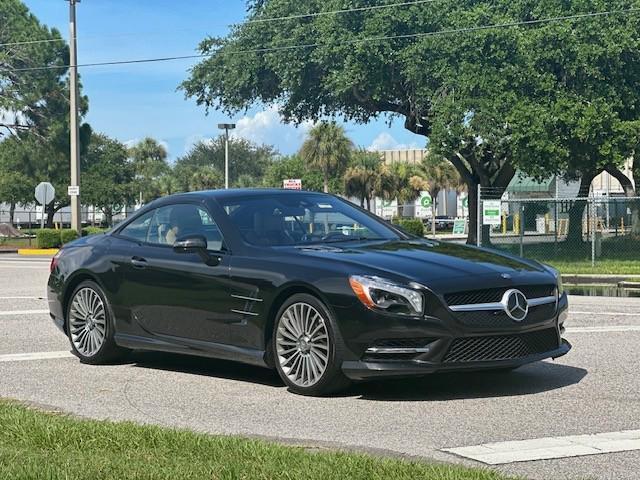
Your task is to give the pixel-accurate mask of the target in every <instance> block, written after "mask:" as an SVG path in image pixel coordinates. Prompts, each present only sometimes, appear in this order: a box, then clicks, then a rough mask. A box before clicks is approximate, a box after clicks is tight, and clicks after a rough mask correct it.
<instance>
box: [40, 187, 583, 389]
mask: <svg viewBox="0 0 640 480" xmlns="http://www.w3.org/2000/svg"><path fill="white" fill-rule="evenodd" d="M48 297H49V308H50V312H51V317H52V318H53V320H54V321H55V323H56V324H57V325H58V326H59V327H60V328H61V329H62V330H63V331H64V333H65V334H66V335H67V336H68V337H69V340H70V342H71V347H72V349H73V352H74V354H75V355H77V356H78V358H79V359H80V360H81V361H82V362H85V363H91V364H99V363H104V362H111V361H114V360H116V359H117V358H118V357H121V356H123V355H125V354H126V353H127V352H128V351H129V350H131V349H144V350H160V351H165V352H177V353H185V354H192V355H200V356H204V357H215V358H223V359H228V360H236V361H239V362H245V363H250V364H254V365H257V366H262V367H270V368H275V369H276V370H277V371H278V373H279V375H280V376H281V377H282V380H283V381H284V382H285V383H286V384H287V385H288V386H289V388H290V389H291V390H292V391H294V392H297V393H302V394H308V395H321V394H324V393H328V392H331V391H335V390H338V389H341V388H343V387H344V386H345V385H346V384H348V382H349V381H350V380H364V379H368V378H374V377H391V376H413V375H425V374H428V373H432V372H440V371H450V370H480V369H494V370H509V369H513V368H516V367H519V366H521V365H524V364H526V363H530V362H535V361H538V360H542V359H545V358H556V357H560V356H562V355H564V354H566V353H567V352H568V351H569V350H570V348H571V346H570V345H569V343H568V342H567V341H566V340H563V339H562V337H561V334H562V332H563V330H564V327H563V324H564V321H565V319H566V317H567V296H566V294H565V293H564V291H563V288H562V282H561V279H560V276H559V274H558V272H556V271H555V270H554V269H552V268H551V267H548V266H545V265H542V264H540V263H537V262H535V261H531V260H525V259H522V258H517V257H512V256H509V255H506V254H502V253H497V252H494V251H491V250H487V249H482V248H475V247H468V246H461V245H454V244H451V243H445V242H437V241H432V240H427V239H424V238H418V237H415V236H412V235H409V234H407V233H405V232H403V231H402V230H400V229H398V228H396V227H394V226H393V225H390V224H388V223H386V222H384V221H383V220H380V219H379V218H377V217H375V216H374V215H371V214H370V213H368V212H367V211H365V210H362V209H360V208H358V207H356V206H354V205H352V204H351V203H350V202H348V201H345V200H342V199H340V198H338V197H335V196H332V195H327V194H321V193H312V192H299V191H287V190H222V191H208V192H194V193H187V194H179V195H173V196H169V197H165V198H162V199H159V200H156V201H154V202H152V203H150V204H149V205H147V206H145V207H144V208H142V209H141V210H139V211H138V212H136V214H135V215H133V216H132V217H131V218H129V219H127V221H125V222H123V223H122V224H121V225H119V226H117V227H116V228H114V229H113V230H111V231H110V232H108V233H106V234H104V235H96V236H90V237H85V238H82V239H79V240H76V241H74V242H72V243H70V244H68V245H66V246H65V247H64V248H63V249H62V250H60V252H59V253H58V254H57V255H56V256H55V257H54V258H53V260H52V262H51V275H50V278H49V283H48Z"/></svg>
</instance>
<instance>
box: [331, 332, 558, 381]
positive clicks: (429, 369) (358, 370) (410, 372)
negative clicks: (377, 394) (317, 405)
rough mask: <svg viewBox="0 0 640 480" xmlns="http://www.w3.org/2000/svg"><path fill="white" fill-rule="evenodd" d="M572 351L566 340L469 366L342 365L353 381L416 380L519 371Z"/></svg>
mask: <svg viewBox="0 0 640 480" xmlns="http://www.w3.org/2000/svg"><path fill="white" fill-rule="evenodd" d="M569 350H571V344H570V343H569V342H568V341H567V340H564V339H562V341H561V344H560V346H559V347H558V348H557V349H555V350H551V351H548V352H543V353H537V354H534V355H528V356H526V357H520V358H515V359H508V360H492V361H484V362H467V363H452V364H446V363H436V362H421V361H419V360H418V361H416V360H413V361H407V362H403V361H365V360H359V361H346V362H343V364H342V371H343V373H344V374H345V375H346V376H347V377H348V378H350V379H351V380H356V381H357V380H366V379H370V378H391V377H415V376H422V375H428V374H431V373H437V372H455V371H478V370H492V369H501V368H505V369H507V368H516V367H520V366H522V365H526V364H528V363H533V362H538V361H540V360H544V359H547V358H553V359H555V358H558V357H562V356H563V355H566V354H567V353H569Z"/></svg>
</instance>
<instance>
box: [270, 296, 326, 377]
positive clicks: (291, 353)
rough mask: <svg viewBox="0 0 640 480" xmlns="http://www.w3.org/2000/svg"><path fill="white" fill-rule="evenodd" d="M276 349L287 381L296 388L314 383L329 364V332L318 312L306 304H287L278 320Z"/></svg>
mask: <svg viewBox="0 0 640 480" xmlns="http://www.w3.org/2000/svg"><path fill="white" fill-rule="evenodd" d="M276 352H277V355H278V362H279V364H280V368H281V369H282V371H283V372H284V374H285V375H286V376H287V378H288V379H289V380H290V381H291V382H293V383H294V384H295V385H297V386H300V387H311V386H313V385H315V384H316V383H317V382H318V381H319V380H320V379H321V378H322V376H323V375H324V373H325V371H326V370H327V365H328V363H329V333H328V330H327V324H326V321H325V319H324V318H323V316H322V315H321V314H320V312H318V310H316V309H315V308H314V307H313V306H311V305H309V304H308V303H303V302H299V303H294V304H292V305H290V306H289V307H288V308H287V309H286V310H285V311H284V312H283V313H282V316H281V317H280V320H279V322H278V330H277V333H276Z"/></svg>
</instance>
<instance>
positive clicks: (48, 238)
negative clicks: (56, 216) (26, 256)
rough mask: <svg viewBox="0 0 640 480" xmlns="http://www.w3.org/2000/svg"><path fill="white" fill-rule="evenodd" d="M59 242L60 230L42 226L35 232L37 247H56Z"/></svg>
mask: <svg viewBox="0 0 640 480" xmlns="http://www.w3.org/2000/svg"><path fill="white" fill-rule="evenodd" d="M61 244H62V242H61V237H60V230H54V229H53V228H42V229H40V230H38V231H37V232H36V245H37V246H38V248H58V247H59V246H60V245H61Z"/></svg>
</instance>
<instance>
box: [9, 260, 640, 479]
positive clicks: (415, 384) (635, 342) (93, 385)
mask: <svg viewBox="0 0 640 480" xmlns="http://www.w3.org/2000/svg"><path fill="white" fill-rule="evenodd" d="M48 262H49V259H42V258H25V257H15V256H11V255H0V397H8V398H14V399H20V400H24V401H28V402H33V403H36V404H39V405H44V406H48V407H53V408H56V409H61V410H63V411H67V412H71V413H74V414H77V415H81V416H87V417H93V418H99V419H112V420H133V421H137V422H142V423H153V424H161V425H168V426H175V427H185V428H190V429H195V430H199V431H204V432H211V433H222V434H239V435H250V436H259V437H266V438H272V439H278V440H281V441H291V442H294V443H298V444H305V445H312V446H329V447H343V448H344V447H346V448H355V449H361V450H367V451H373V452H377V453H383V454H393V455H405V456H410V457H420V458H429V459H437V460H443V461H449V462H460V463H464V464H467V465H475V466H483V464H481V463H476V462H474V461H471V460H468V459H464V458H460V457H458V456H455V455H453V454H450V453H446V452H443V451H442V450H443V449H445V448H454V447H464V446H473V445H478V444H484V443H487V442H503V441H514V440H527V439H537V438H542V437H554V436H567V435H582V434H595V433H602V432H616V431H628V430H637V429H640V375H639V374H638V365H639V364H640V299H610V298H597V297H596V298H581V297H572V298H571V299H570V302H571V314H570V318H569V323H568V325H569V326H570V329H569V330H568V332H567V334H566V337H567V338H568V339H569V341H571V342H572V343H573V345H574V349H573V350H572V351H571V352H570V353H569V354H568V355H567V356H565V357H563V358H561V359H559V360H558V361H556V362H552V361H545V362H540V363H537V364H534V365H530V366H527V367H524V368H521V369H520V370H517V371H515V372H511V373H506V374H505V373H503V374H496V373H482V374H480V373H470V374H449V375H434V376H431V377H426V378H423V379H417V380H404V381H385V382H376V383H370V384H362V385H356V386H354V387H352V388H351V390H349V391H348V392H346V393H344V394H342V395H340V396H336V397H331V398H306V397H300V396H296V395H293V394H291V393H289V392H288V391H287V389H286V388H285V387H284V386H283V384H282V383H281V382H280V380H279V379H278V377H277V376H276V375H275V374H274V373H272V372H270V371H268V370H263V369H258V368H254V367H248V366H243V365H239V364H234V363H231V362H223V361H217V360H207V359H201V358H191V357H183V356H177V355H163V354H155V353H135V354H133V355H132V357H131V359H130V360H129V361H128V362H127V363H123V364H118V365H112V366H99V367H93V366H87V365H81V364H80V363H79V362H78V361H77V360H76V359H75V358H49V359H45V358H40V357H41V355H35V357H34V358H32V359H29V357H21V358H19V359H18V358H14V357H7V355H15V354H25V353H40V352H65V351H68V350H69V348H68V344H67V340H66V338H65V337H64V336H63V335H62V334H61V333H60V332H59V331H58V330H57V329H56V328H55V327H54V326H53V324H52V323H51V321H50V319H49V317H48V315H47V314H46V313H45V311H46V309H47V304H46V301H45V300H44V298H43V297H44V294H45V292H44V290H45V283H46V279H47V275H48ZM639 466H640V450H634V451H628V452H623V453H608V454H599V455H592V456H581V457H575V458H562V459H555V460H540V461H529V462H518V463H509V464H505V465H500V466H498V467H495V468H497V469H499V470H501V471H503V472H507V473H512V474H519V475H523V476H525V477H527V478H532V479H545V480H546V479H565V478H566V479H584V478H597V479H616V480H624V479H629V480H631V479H637V478H638V475H639V474H638V471H639V469H640V467H639Z"/></svg>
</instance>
